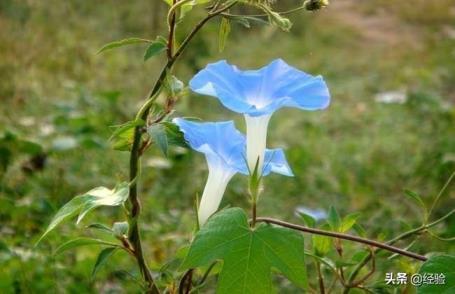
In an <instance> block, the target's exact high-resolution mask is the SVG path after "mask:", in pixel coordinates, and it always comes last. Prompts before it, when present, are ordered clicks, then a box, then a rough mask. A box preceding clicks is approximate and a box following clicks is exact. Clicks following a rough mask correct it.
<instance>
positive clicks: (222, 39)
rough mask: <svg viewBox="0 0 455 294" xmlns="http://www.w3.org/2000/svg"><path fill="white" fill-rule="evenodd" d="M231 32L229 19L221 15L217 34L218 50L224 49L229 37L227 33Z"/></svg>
mask: <svg viewBox="0 0 455 294" xmlns="http://www.w3.org/2000/svg"><path fill="white" fill-rule="evenodd" d="M230 32H231V21H230V20H229V18H226V17H222V18H221V23H220V31H219V34H218V50H219V51H220V52H223V51H224V48H225V47H226V41H227V38H228V37H229V33H230Z"/></svg>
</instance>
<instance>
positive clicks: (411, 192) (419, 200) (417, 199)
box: [404, 189, 428, 217]
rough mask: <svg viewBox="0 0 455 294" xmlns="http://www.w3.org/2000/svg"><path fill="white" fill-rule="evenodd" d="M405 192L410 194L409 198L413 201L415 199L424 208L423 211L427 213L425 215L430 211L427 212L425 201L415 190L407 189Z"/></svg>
mask: <svg viewBox="0 0 455 294" xmlns="http://www.w3.org/2000/svg"><path fill="white" fill-rule="evenodd" d="M404 194H405V195H406V196H408V197H409V198H411V200H412V201H414V202H415V203H416V204H417V205H418V206H420V207H421V208H422V210H423V213H424V214H425V217H426V215H427V213H428V212H427V207H426V206H425V203H424V202H423V200H422V197H420V195H419V194H417V193H416V192H413V191H411V190H407V189H405V190H404Z"/></svg>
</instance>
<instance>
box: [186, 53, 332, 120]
mask: <svg viewBox="0 0 455 294" xmlns="http://www.w3.org/2000/svg"><path fill="white" fill-rule="evenodd" d="M190 87H191V89H192V90H193V91H195V92H197V93H199V94H204V95H209V96H214V97H217V98H218V99H219V100H220V102H221V103H222V104H223V105H224V106H225V107H227V108H229V109H231V110H232V111H235V112H238V113H243V114H248V115H250V116H260V115H265V114H272V113H273V112H274V111H276V110H278V109H280V108H282V107H295V108H299V109H304V110H317V109H323V108H326V107H327V106H328V105H329V104H330V94H329V90H328V88H327V85H326V83H325V82H324V80H323V78H322V77H321V76H317V77H315V76H312V75H309V74H307V73H305V72H303V71H300V70H298V69H296V68H293V67H291V66H289V65H288V64H287V63H286V62H284V61H283V60H282V59H277V60H274V61H273V62H271V63H270V64H269V65H267V66H265V67H263V68H261V69H259V70H246V71H241V70H239V69H238V68H237V67H236V66H233V65H230V64H228V63H227V62H226V61H224V60H223V61H219V62H216V63H212V64H209V65H207V67H206V68H205V69H203V70H201V71H200V72H199V73H198V74H196V75H195V76H194V77H193V79H192V80H191V81H190Z"/></svg>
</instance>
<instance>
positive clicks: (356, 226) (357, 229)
mask: <svg viewBox="0 0 455 294" xmlns="http://www.w3.org/2000/svg"><path fill="white" fill-rule="evenodd" d="M352 228H353V229H354V231H355V232H356V233H357V234H358V235H359V236H360V237H365V236H366V235H367V232H366V231H365V229H364V228H363V227H362V226H361V225H359V224H357V223H356V224H354V225H353V226H352Z"/></svg>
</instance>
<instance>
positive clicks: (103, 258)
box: [92, 247, 117, 279]
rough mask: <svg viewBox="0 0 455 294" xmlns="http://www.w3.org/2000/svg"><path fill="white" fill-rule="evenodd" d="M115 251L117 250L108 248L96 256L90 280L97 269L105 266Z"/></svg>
mask: <svg viewBox="0 0 455 294" xmlns="http://www.w3.org/2000/svg"><path fill="white" fill-rule="evenodd" d="M115 250H117V247H108V248H105V249H103V250H101V252H100V254H99V255H98V258H97V259H96V262H95V266H94V267H93V271H92V279H93V278H94V277H95V275H96V273H97V272H98V271H99V269H100V268H101V267H103V266H104V265H105V264H106V262H107V260H108V259H109V257H111V256H112V255H113V254H114V253H115Z"/></svg>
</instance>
